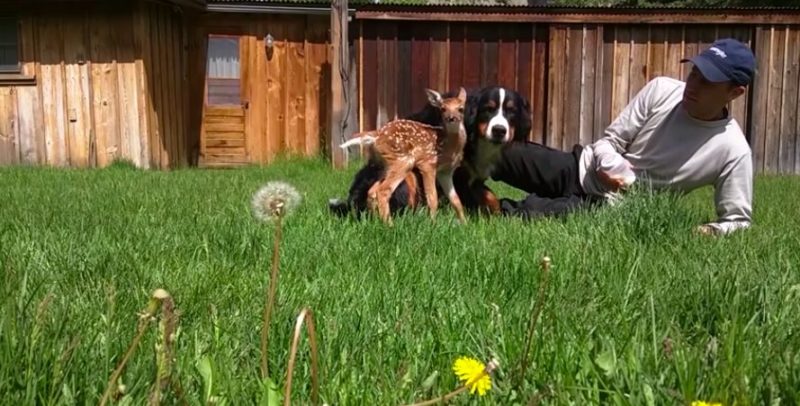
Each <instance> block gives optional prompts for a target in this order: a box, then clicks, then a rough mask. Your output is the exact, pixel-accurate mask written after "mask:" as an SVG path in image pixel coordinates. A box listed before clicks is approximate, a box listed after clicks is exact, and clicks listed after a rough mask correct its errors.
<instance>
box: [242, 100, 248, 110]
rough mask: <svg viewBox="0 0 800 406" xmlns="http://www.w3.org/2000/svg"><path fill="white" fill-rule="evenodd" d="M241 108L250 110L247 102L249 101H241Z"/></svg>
mask: <svg viewBox="0 0 800 406" xmlns="http://www.w3.org/2000/svg"><path fill="white" fill-rule="evenodd" d="M242 107H243V108H244V109H245V110H247V109H249V108H250V102H249V101H247V100H245V101H243V102H242Z"/></svg>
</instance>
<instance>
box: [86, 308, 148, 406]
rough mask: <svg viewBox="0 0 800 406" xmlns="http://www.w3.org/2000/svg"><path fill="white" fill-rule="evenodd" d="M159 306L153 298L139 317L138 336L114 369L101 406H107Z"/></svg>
mask: <svg viewBox="0 0 800 406" xmlns="http://www.w3.org/2000/svg"><path fill="white" fill-rule="evenodd" d="M158 304H159V300H158V299H157V298H155V297H151V298H150V301H149V302H148V304H147V309H146V310H145V312H144V313H143V314H142V315H140V316H139V323H138V325H137V327H136V329H137V332H136V336H135V337H133V341H132V342H131V345H130V347H128V351H126V352H125V356H124V357H122V361H120V363H119V365H117V368H116V369H114V372H113V373H112V374H111V378H109V380H108V385H106V391H105V392H104V393H103V397H102V398H101V399H100V406H105V404H106V402H108V399H109V397H110V396H111V393H112V392H113V389H114V384H115V383H116V382H117V380H118V379H119V376H120V375H121V374H122V370H123V368H125V364H127V363H128V359H130V357H131V355H133V352H134V351H136V347H137V346H138V345H139V341H141V340H142V336H143V335H144V332H145V331H147V326H148V325H149V323H150V319H151V318H153V317H154V316H155V315H156V312H157V311H158Z"/></svg>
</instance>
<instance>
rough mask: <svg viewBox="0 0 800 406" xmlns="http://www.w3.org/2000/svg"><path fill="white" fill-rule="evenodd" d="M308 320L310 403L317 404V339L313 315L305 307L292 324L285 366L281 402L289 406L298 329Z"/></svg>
mask: <svg viewBox="0 0 800 406" xmlns="http://www.w3.org/2000/svg"><path fill="white" fill-rule="evenodd" d="M305 320H308V323H307V324H306V326H307V327H306V330H307V331H308V345H309V346H310V347H311V402H312V404H315V405H317V404H319V396H318V394H317V393H318V388H319V382H318V380H317V339H316V334H315V329H314V316H313V314H312V313H311V309H309V308H305V309H303V310H302V311H300V315H299V316H297V322H296V323H295V326H294V337H293V338H292V346H291V348H290V349H289V365H288V367H287V368H286V387H285V388H284V391H283V404H284V406H289V404H290V395H291V393H292V374H293V372H294V362H295V356H296V355H297V344H298V341H300V331H301V330H302V328H303V321H305Z"/></svg>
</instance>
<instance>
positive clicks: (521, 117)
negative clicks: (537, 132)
mask: <svg viewBox="0 0 800 406" xmlns="http://www.w3.org/2000/svg"><path fill="white" fill-rule="evenodd" d="M517 105H518V106H520V109H519V114H517V117H516V119H517V120H516V121H517V122H516V123H515V127H516V128H515V129H514V140H515V141H525V140H528V139H529V138H530V135H531V128H532V127H533V124H532V117H531V116H532V114H531V105H530V102H528V99H526V98H525V97H523V96H522V95H521V94H517Z"/></svg>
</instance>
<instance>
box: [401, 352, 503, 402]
mask: <svg viewBox="0 0 800 406" xmlns="http://www.w3.org/2000/svg"><path fill="white" fill-rule="evenodd" d="M497 366H498V363H497V360H496V359H492V360H491V361H489V363H487V364H486V367H485V368H484V369H483V371H481V373H480V374H478V375H477V376H475V377H473V378H472V379H470V380H469V382H465V383H464V384H463V385H461V386H460V387H458V388H457V389H456V390H454V391H452V392H450V393H448V394H446V395H444V396H441V397H438V398H436V399H431V400H426V401H424V402H419V403H413V404H410V405H408V406H427V405H435V404H437V403H442V402H445V401H448V400H450V399H452V398H453V397H455V396H456V395H458V394H459V393H461V392H464V391H465V390H467V389H468V388H469V387H470V385H471V384H474V383H475V382H477V381H478V380H480V379H481V378H483V377H484V376H486V375H490V374H491V373H492V372H494V370H495V369H496V368H497Z"/></svg>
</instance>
